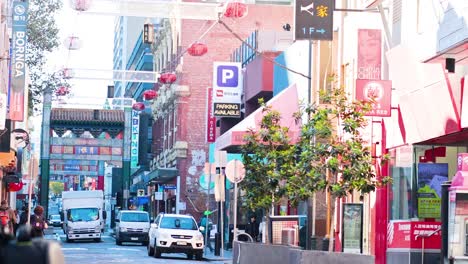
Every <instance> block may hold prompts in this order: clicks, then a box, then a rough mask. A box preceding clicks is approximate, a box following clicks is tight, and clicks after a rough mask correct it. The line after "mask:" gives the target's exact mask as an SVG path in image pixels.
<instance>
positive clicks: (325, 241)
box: [322, 237, 330, 251]
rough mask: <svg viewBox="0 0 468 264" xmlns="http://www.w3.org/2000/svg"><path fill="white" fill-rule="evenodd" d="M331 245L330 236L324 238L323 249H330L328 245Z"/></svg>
mask: <svg viewBox="0 0 468 264" xmlns="http://www.w3.org/2000/svg"><path fill="white" fill-rule="evenodd" d="M329 245H330V239H328V238H326V237H325V238H323V240H322V251H328V247H329Z"/></svg>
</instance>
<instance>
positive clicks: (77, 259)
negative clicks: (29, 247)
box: [46, 227, 231, 264]
mask: <svg viewBox="0 0 468 264" xmlns="http://www.w3.org/2000/svg"><path fill="white" fill-rule="evenodd" d="M54 233H57V234H59V238H60V243H61V245H62V250H63V252H64V254H65V260H66V263H67V264H84V263H86V264H106V263H138V264H155V263H161V264H162V263H164V264H165V263H172V264H178V263H180V264H184V263H186V264H188V263H200V264H202V263H212V264H225V263H231V261H206V260H205V261H196V260H187V259H186V255H185V254H163V255H162V258H160V259H157V258H154V257H149V256H148V254H147V251H146V247H145V246H142V245H140V244H134V243H124V244H123V245H122V246H117V245H116V244H115V239H114V238H113V237H112V236H109V235H104V236H103V239H102V242H100V243H96V242H92V241H89V242H88V241H86V242H85V241H83V242H73V243H66V242H64V241H65V235H64V234H63V232H62V230H61V228H57V227H55V228H54V229H53V230H52V228H50V229H49V230H47V232H46V238H47V239H56V238H57V237H56V236H54Z"/></svg>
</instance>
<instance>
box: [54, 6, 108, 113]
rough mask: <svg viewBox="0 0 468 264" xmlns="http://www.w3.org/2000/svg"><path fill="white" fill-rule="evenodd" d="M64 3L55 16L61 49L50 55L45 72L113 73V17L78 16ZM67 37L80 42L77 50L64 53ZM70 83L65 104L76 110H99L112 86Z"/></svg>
mask: <svg viewBox="0 0 468 264" xmlns="http://www.w3.org/2000/svg"><path fill="white" fill-rule="evenodd" d="M63 3H64V6H63V8H62V10H61V11H60V12H58V13H57V14H56V16H55V19H56V24H57V26H58V27H59V30H60V33H59V41H60V46H59V49H58V50H57V51H54V52H53V53H52V54H50V56H49V60H48V68H49V69H51V70H60V69H62V68H72V69H73V68H75V69H99V70H109V71H110V70H112V66H113V63H112V60H113V45H114V20H115V17H114V16H108V15H91V14H86V12H77V11H75V10H74V9H72V8H71V7H70V1H67V0H63ZM68 36H76V37H79V38H80V40H81V48H80V49H79V50H71V51H70V50H68V49H67V47H66V45H65V44H64V42H65V39H66V38H67V37H68ZM76 72H77V73H78V71H76ZM77 75H78V74H77ZM77 77H78V76H77ZM84 77H86V76H84ZM70 83H71V84H72V96H70V98H69V99H67V102H68V103H73V104H74V105H75V107H78V108H84V107H93V106H94V107H98V106H100V104H101V102H104V99H103V98H105V97H106V95H107V86H108V85H112V84H113V82H112V81H110V80H109V81H106V80H85V79H79V78H76V79H71V80H70ZM98 98H99V99H98ZM90 103H91V105H89V104H90Z"/></svg>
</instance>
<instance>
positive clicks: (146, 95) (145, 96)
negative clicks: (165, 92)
mask: <svg viewBox="0 0 468 264" xmlns="http://www.w3.org/2000/svg"><path fill="white" fill-rule="evenodd" d="M156 96H158V94H157V93H156V91H155V90H147V91H144V92H143V99H145V100H147V101H149V100H153V99H154V98H156Z"/></svg>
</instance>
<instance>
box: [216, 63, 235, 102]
mask: <svg viewBox="0 0 468 264" xmlns="http://www.w3.org/2000/svg"><path fill="white" fill-rule="evenodd" d="M241 70H242V65H241V63H239V62H214V63H213V103H227V104H240V103H241V94H242V71H241Z"/></svg>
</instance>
